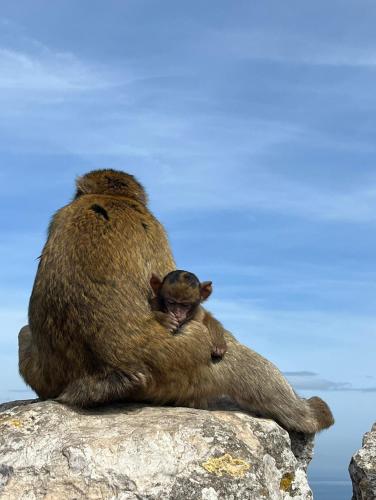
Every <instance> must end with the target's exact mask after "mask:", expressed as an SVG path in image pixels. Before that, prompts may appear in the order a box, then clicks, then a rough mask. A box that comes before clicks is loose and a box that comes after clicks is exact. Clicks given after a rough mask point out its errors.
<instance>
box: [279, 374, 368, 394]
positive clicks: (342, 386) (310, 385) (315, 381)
mask: <svg viewBox="0 0 376 500" xmlns="http://www.w3.org/2000/svg"><path fill="white" fill-rule="evenodd" d="M284 375H285V376H286V377H287V378H288V380H289V381H290V383H291V384H292V385H293V386H294V387H295V389H297V390H317V391H343V392H348V391H350V392H376V387H354V386H353V385H352V384H350V383H349V382H333V381H331V380H327V379H324V378H321V377H320V376H319V375H318V374H317V373H314V372H305V371H297V372H284Z"/></svg>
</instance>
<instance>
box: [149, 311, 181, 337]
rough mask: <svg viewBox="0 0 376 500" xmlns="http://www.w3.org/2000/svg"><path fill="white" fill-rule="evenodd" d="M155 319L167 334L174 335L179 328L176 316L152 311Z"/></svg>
mask: <svg viewBox="0 0 376 500" xmlns="http://www.w3.org/2000/svg"><path fill="white" fill-rule="evenodd" d="M154 316H155V319H156V320H157V321H158V323H160V324H161V325H162V326H164V327H165V328H166V329H167V330H168V331H169V332H171V333H174V332H176V330H177V329H178V328H179V321H178V320H177V318H176V316H174V315H173V314H171V313H164V312H161V311H154Z"/></svg>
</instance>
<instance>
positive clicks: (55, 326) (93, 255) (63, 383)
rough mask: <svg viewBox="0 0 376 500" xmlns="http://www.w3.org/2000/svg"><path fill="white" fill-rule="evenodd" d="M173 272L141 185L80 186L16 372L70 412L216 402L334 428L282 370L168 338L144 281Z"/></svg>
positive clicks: (43, 276)
mask: <svg viewBox="0 0 376 500" xmlns="http://www.w3.org/2000/svg"><path fill="white" fill-rule="evenodd" d="M174 269H176V266H175V263H174V260H173V257H172V255H171V251H170V247H169V244H168V241H167V237H166V234H165V231H164V229H163V227H162V226H161V224H160V223H159V222H158V221H157V220H156V219H155V218H154V216H153V215H152V214H151V212H150V211H149V210H148V208H147V206H146V195H145V193H144V191H143V189H142V187H141V185H140V184H139V183H138V182H137V181H136V180H135V179H134V178H133V177H132V176H129V175H128V174H124V173H122V172H117V171H113V170H101V171H94V172H90V173H89V174H87V175H86V176H83V177H82V178H80V179H79V180H78V183H77V193H76V197H75V199H74V200H73V201H72V202H71V203H69V204H68V205H66V206H65V207H63V208H62V209H60V210H59V211H58V212H57V213H56V214H55V216H54V217H53V219H52V222H51V224H50V227H49V232H48V238H47V242H46V244H45V246H44V248H43V251H42V256H41V259H40V263H39V266H38V271H37V275H36V278H35V283H34V287H33V291H32V295H31V298H30V306H29V324H30V328H28V327H24V328H23V329H21V331H20V334H19V361H20V363H19V366H20V372H21V374H22V376H23V377H24V379H25V381H26V382H27V383H28V384H29V385H30V386H31V387H32V388H33V389H34V390H35V391H36V392H37V394H38V395H39V396H40V397H41V398H42V399H46V398H58V399H59V400H60V401H62V402H66V403H68V404H71V405H77V406H91V405H95V404H98V403H103V402H111V401H115V400H127V401H151V402H154V403H171V404H175V405H192V404H193V405H196V406H203V407H205V405H206V404H207V402H208V400H212V399H213V398H217V397H218V396H221V395H223V394H226V395H228V396H229V397H231V398H232V399H233V400H235V401H236V402H237V403H238V404H239V405H241V406H242V408H244V409H246V410H253V411H256V412H258V413H259V414H261V415H264V416H267V417H271V418H273V419H275V420H277V421H278V422H279V423H280V424H282V425H283V426H284V427H286V428H287V429H294V430H297V431H303V432H307V433H312V432H316V431H318V430H321V429H323V428H325V427H328V426H330V425H331V424H332V423H333V418H332V415H331V412H330V410H329V408H328V406H327V405H326V404H325V403H324V402H323V401H322V400H321V399H319V398H312V399H311V400H304V399H300V398H299V397H298V396H297V395H296V394H295V392H294V391H293V390H292V388H291V386H290V385H289V383H288V382H287V381H286V379H285V378H284V377H283V376H282V375H281V373H280V372H279V370H278V369H277V368H276V367H275V366H274V365H273V364H272V363H270V362H269V361H267V360H266V359H265V358H263V357H262V356H260V355H259V354H257V353H256V352H254V351H252V350H250V349H248V348H247V347H245V346H243V345H241V344H240V343H238V342H237V341H236V340H235V339H234V337H233V336H232V335H231V334H230V333H229V332H227V331H226V332H225V337H226V343H227V346H228V351H227V353H226V355H225V356H224V358H223V360H221V361H220V362H218V363H213V362H212V359H211V355H210V354H211V347H212V339H211V337H210V334H209V332H208V330H207V328H204V326H203V325H202V324H200V323H199V322H196V321H191V322H189V323H187V324H186V326H184V327H183V328H182V333H181V334H180V335H171V333H169V332H168V331H167V330H166V329H165V328H164V327H163V326H162V325H160V324H159V323H158V322H157V321H156V320H155V318H154V316H153V313H152V311H151V309H150V304H149V300H150V298H151V288H150V284H149V280H150V276H151V275H152V273H157V274H158V275H159V276H164V275H166V274H167V273H168V272H170V271H172V270H174Z"/></svg>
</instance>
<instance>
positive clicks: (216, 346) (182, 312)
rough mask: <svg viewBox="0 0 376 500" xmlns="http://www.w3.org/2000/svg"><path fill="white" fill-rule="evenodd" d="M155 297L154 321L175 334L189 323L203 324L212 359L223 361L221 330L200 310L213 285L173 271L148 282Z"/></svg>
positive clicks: (222, 331)
mask: <svg viewBox="0 0 376 500" xmlns="http://www.w3.org/2000/svg"><path fill="white" fill-rule="evenodd" d="M150 285H151V287H152V289H153V292H154V295H155V297H154V298H153V299H152V300H151V309H152V311H153V312H154V316H155V318H156V320H157V321H158V322H159V323H161V325H163V326H164V327H165V328H167V330H169V331H170V332H172V333H176V332H177V331H178V330H179V328H180V327H181V326H183V325H184V324H185V323H187V322H188V321H192V320H194V321H199V322H201V323H203V324H204V325H205V326H206V327H207V329H208V330H209V333H210V335H211V338H212V340H213V347H212V353H211V355H212V357H213V358H222V357H223V355H224V354H225V352H226V351H227V345H226V341H225V338H224V329H223V326H222V325H221V323H220V322H219V321H217V320H216V319H215V318H213V316H212V315H211V314H210V313H209V312H207V311H205V309H203V308H202V307H201V302H203V301H204V300H206V299H207V298H208V297H209V296H210V294H211V293H212V291H213V287H212V282H211V281H204V282H202V283H200V281H199V279H198V278H197V276H196V275H194V274H193V273H189V272H188V271H181V270H177V271H172V272H171V273H168V274H167V275H166V276H165V277H164V278H163V279H162V280H161V279H160V278H158V276H156V275H155V274H153V275H152V277H151V279H150Z"/></svg>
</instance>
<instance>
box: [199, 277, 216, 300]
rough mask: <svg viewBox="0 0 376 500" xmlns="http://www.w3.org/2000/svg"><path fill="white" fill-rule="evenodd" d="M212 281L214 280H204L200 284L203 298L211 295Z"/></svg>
mask: <svg viewBox="0 0 376 500" xmlns="http://www.w3.org/2000/svg"><path fill="white" fill-rule="evenodd" d="M212 283H213V282H212V281H203V282H202V283H201V284H200V295H201V299H202V300H206V299H207V298H208V297H210V294H211V293H212V291H213V287H212Z"/></svg>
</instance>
